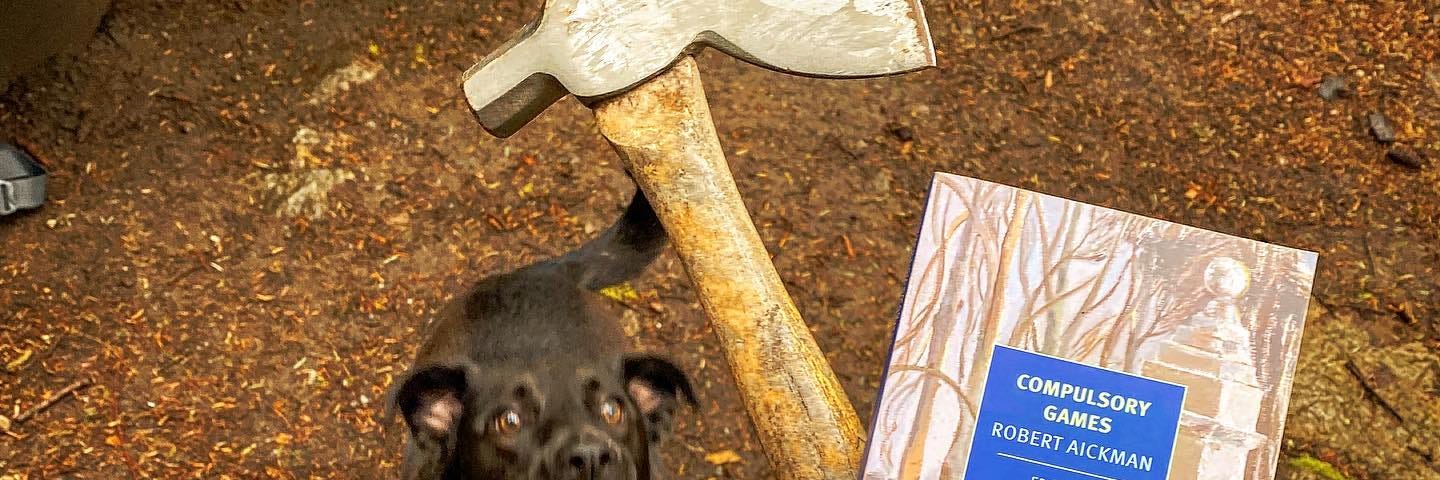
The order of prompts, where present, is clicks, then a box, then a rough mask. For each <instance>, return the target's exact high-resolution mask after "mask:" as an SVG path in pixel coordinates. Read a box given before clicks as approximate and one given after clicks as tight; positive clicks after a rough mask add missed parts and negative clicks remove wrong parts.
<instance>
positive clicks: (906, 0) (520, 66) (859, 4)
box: [462, 0, 935, 137]
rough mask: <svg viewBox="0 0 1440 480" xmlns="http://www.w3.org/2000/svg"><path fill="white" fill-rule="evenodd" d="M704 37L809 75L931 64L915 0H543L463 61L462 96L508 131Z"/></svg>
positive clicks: (595, 93) (646, 69)
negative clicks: (499, 42) (503, 35)
mask: <svg viewBox="0 0 1440 480" xmlns="http://www.w3.org/2000/svg"><path fill="white" fill-rule="evenodd" d="M706 46H709V47H712V48H716V49H718V50H721V51H724V52H726V53H728V54H730V55H733V56H735V57H737V58H740V59H743V60H745V61H748V62H750V63H753V64H756V65H760V66H763V67H766V68H770V69H772V70H776V71H780V72H786V73H793V74H796V75H805V76H811V77H826V78H862V77H874V76H881V75H893V74H898V73H904V72H909V71H914V70H919V69H922V68H926V67H932V66H934V65H935V49H934V46H933V45H931V43H930V32H929V29H928V28H927V27H926V25H925V15H924V12H923V11H922V10H921V7H920V1H919V0H546V2H545V9H544V12H542V13H541V17H540V20H539V21H537V22H535V23H533V24H530V25H529V26H527V27H526V28H525V30H524V31H523V32H522V33H521V34H520V35H519V36H518V37H516V38H514V39H512V40H511V41H510V42H508V43H506V44H505V45H503V46H501V47H500V49H498V50H496V51H495V52H494V53H492V54H490V55H489V56H488V57H486V58H485V59H484V60H481V61H480V63H478V64H476V65H475V66H474V67H471V68H470V69H469V70H468V71H466V72H465V75H464V76H463V77H462V80H463V82H464V88H465V98H466V99H467V100H468V101H469V102H470V108H472V109H473V110H474V111H475V115H476V117H477V118H478V119H479V120H480V124H481V125H483V126H484V127H485V130H487V131H489V132H490V133H491V134H494V135H496V136H499V137H508V136H510V135H511V134H513V133H515V131H517V130H519V129H520V127H523V126H525V124H526V123H529V122H530V120H531V119H533V118H535V116H536V115H539V114H540V112H542V111H544V110H545V108H547V107H549V106H550V104H552V103H554V102H555V101H556V100H559V99H560V98H562V97H564V96H565V95H566V94H573V95H575V96H576V97H579V98H580V99H581V100H582V101H591V100H595V99H600V98H605V97H607V96H610V95H615V94H618V93H622V92H624V91H626V90H628V89H630V88H632V87H634V86H636V85H639V84H640V83H641V82H644V81H645V80H648V79H649V78H651V77H653V76H655V75H657V74H659V73H660V72H663V71H664V70H665V69H666V68H669V67H670V66H671V65H672V64H674V63H675V61H677V60H679V59H680V57H681V56H682V55H687V54H692V53H695V52H696V51H698V50H699V49H701V48H703V47H706Z"/></svg>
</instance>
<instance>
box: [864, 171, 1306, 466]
mask: <svg viewBox="0 0 1440 480" xmlns="http://www.w3.org/2000/svg"><path fill="white" fill-rule="evenodd" d="M1314 261H1315V260H1314V256H1313V254H1308V253H1307V252H1302V251H1299V250H1293V249H1288V248H1284V247H1277V246H1273V245H1268V244H1264V243H1260V242H1255V241H1250V240H1246V239H1241V238H1238V237H1231V236H1228V235H1223V234H1219V233H1215V232H1209V231H1204V230H1200V229H1195V228H1191V227H1186V226H1183V225H1178V224H1174V223H1169V222H1164V221H1160V220H1154V219H1149V218H1145V217H1141V216H1138V215H1132V214H1127V213H1123V212H1118V211H1114V210H1110V209H1105V208H1101V207H1095V206H1091V205H1086V204H1082V203H1078V202H1072V201H1068V200H1064V199H1061V198H1056V197H1051V196H1046V195H1040V194H1036V193H1032V192H1027V191H1024V190H1019V189H1016V188H1012V187H1007V186H1003V185H998V184H994V183H989V182H983V181H979V180H973V179H968V178H963V177H958V176H950V175H943V174H942V175H937V176H936V180H935V184H934V185H933V186H932V189H931V194H930V201H929V206H928V207H927V212H926V217H925V220H924V227H923V228H922V231H921V237H920V238H919V241H918V242H917V246H916V251H915V259H914V264H913V266H912V271H911V277H910V280H909V284H908V286H907V293H906V296H905V299H904V302H903V305H902V307H901V312H900V319H899V324H898V326H897V329H896V333H895V341H894V346H893V351H892V354H891V362H890V367H889V369H888V371H887V378H886V381H885V385H884V390H883V392H882V397H881V400H880V403H879V406H878V408H877V410H876V418H875V421H874V422H873V425H874V427H873V428H874V430H875V431H874V432H873V434H872V438H873V440H872V442H873V445H871V447H870V451H869V458H868V460H867V463H866V471H865V475H866V478H877V479H881V478H885V479H888V478H900V479H917V478H926V479H929V478H943V479H952V478H962V476H963V473H964V472H963V469H964V466H965V459H966V454H967V453H968V452H967V449H968V448H969V444H970V441H969V440H970V435H971V431H972V430H973V429H974V422H975V418H976V416H977V410H976V409H977V408H978V405H977V404H978V402H979V399H980V396H981V393H982V391H983V386H984V382H985V372H987V369H988V367H989V363H990V353H991V351H992V345H995V344H1002V345H1008V346H1012V347H1016V348H1020V349H1024V350H1029V351H1032V352H1037V353H1042V354H1046V355H1051V356H1055V357H1061V358H1066V359H1070V360H1073V361H1077V362H1081V363H1086V364H1090V365H1096V366H1100V367H1104V368H1108V369H1113V370H1119V371H1124V372H1129V373H1134V374H1139V375H1144V376H1146V377H1151V378H1156V379H1160V380H1165V381H1170V382H1173V383H1179V384H1182V385H1186V386H1187V388H1188V389H1190V390H1191V391H1192V392H1194V391H1197V390H1196V389H1203V391H1204V392H1212V393H1214V395H1191V396H1189V397H1187V401H1186V403H1185V412H1184V414H1183V415H1182V418H1181V425H1180V434H1179V440H1177V444H1176V448H1175V454H1174V461H1173V462H1172V465H1171V475H1170V478H1172V479H1186V478H1207V479H1208V478H1214V479H1220V478H1224V479H1234V478H1251V479H1258V478H1266V479H1268V478H1272V477H1273V466H1274V463H1275V460H1276V459H1277V458H1278V455H1279V435H1280V431H1281V428H1282V426H1283V422H1284V418H1285V412H1286V400H1287V399H1288V397H1289V389H1290V384H1291V380H1292V379H1291V372H1292V368H1287V366H1293V365H1294V362H1295V356H1296V355H1297V354H1298V347H1299V341H1298V336H1299V334H1300V326H1301V325H1302V322H1303V320H1304V319H1303V315H1304V313H1305V306H1306V302H1307V300H1308V292H1309V289H1310V279H1311V277H1312V276H1313V273H1314V268H1315V265H1314ZM1297 317H1298V318H1297ZM1216 345H1219V347H1216ZM1214 361H1218V362H1228V363H1225V364H1226V365H1229V366H1228V367H1227V372H1234V371H1240V372H1247V371H1249V369H1253V371H1254V374H1253V376H1249V377H1246V376H1244V375H1241V376H1240V377H1243V378H1240V377H1236V378H1227V379H1225V380H1219V379H1207V378H1205V375H1204V374H1203V371H1201V370H1203V367H1197V366H1196V365H1201V364H1203V365H1211V364H1212V363H1213V362H1214ZM1192 364H1194V365H1192ZM1197 368H1199V370H1197ZM1197 372H1199V373H1197ZM1227 375H1228V374H1227ZM1229 376H1231V377H1233V375H1229ZM1216 377H1219V375H1218V374H1217V375H1216ZM1212 397H1213V400H1207V399H1209V398H1212ZM1207 402H1208V404H1207ZM1216 432H1224V433H1225V434H1224V435H1220V434H1218V433H1216ZM1217 452H1218V453H1217ZM1225 462H1228V463H1229V464H1230V465H1229V466H1227V467H1225V468H1219V467H1214V466H1212V465H1211V464H1218V463H1225Z"/></svg>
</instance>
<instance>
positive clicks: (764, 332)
mask: <svg viewBox="0 0 1440 480" xmlns="http://www.w3.org/2000/svg"><path fill="white" fill-rule="evenodd" d="M705 47H711V48H715V49H718V50H720V51H723V52H725V53H728V54H730V55H733V56H735V57H737V58H740V59H742V60H745V61H747V62H749V63H753V64H755V65H759V66H762V67H766V68H769V69H772V70H776V71H780V72H786V73H792V74H797V75H805V76H812V77H827V78H862V77H874V76H881V75H892V74H899V73H904V72H910V71H914V70H919V69H922V68H926V67H932V66H934V65H935V52H934V47H933V46H932V45H931V43H930V34H929V31H928V29H927V27H926V24H925V18H924V13H923V12H922V10H921V7H920V4H919V0H547V1H546V2H545V6H544V11H543V12H542V13H541V16H540V19H539V20H538V21H537V22H535V23H532V24H530V25H529V26H527V27H526V28H525V29H524V31H523V32H521V34H520V35H519V36H517V37H516V38H514V39H513V40H511V41H510V42H508V43H506V44H505V45H504V46H502V47H500V49H499V50H497V51H495V52H494V53H492V54H490V55H489V56H488V57H486V58H485V59H484V60H481V61H480V63H478V64H476V65H475V66H474V67H472V68H470V69H469V70H468V71H466V72H465V74H464V76H463V77H462V80H463V82H464V90H465V98H466V100H467V101H468V102H469V103H470V107H471V108H472V109H473V110H474V111H475V115H476V118H477V119H478V120H479V121H480V124H481V125H482V126H484V128H485V129H486V131H488V132H490V133H491V134H493V135H496V136H498V137H502V138H503V137H508V136H510V135H511V134H513V133H515V132H516V131H517V130H519V129H520V128H521V127H523V126H525V124H526V123H528V122H529V121H530V120H531V119H533V118H535V116H536V115H539V114H540V112H542V111H544V110H545V108H547V107H549V106H550V105H551V104H552V103H554V102H555V101H556V100H559V99H560V98H562V97H564V96H565V95H575V96H576V98H578V99H580V100H581V102H583V103H584V104H586V105H587V106H589V107H591V108H592V109H593V110H594V112H595V118H596V120H597V122H598V123H599V126H600V132H601V134H603V135H604V136H605V138H606V140H608V141H609V142H610V144H611V145H612V146H614V148H615V151H616V152H617V153H618V154H619V156H620V158H621V160H622V162H623V164H624V165H625V168H626V169H627V170H628V171H629V172H630V174H631V176H632V177H633V178H634V179H635V181H636V183H638V184H639V186H640V189H641V190H642V191H644V193H645V196H646V197H647V198H649V199H650V202H651V204H652V205H654V207H655V211H656V213H657V214H658V216H659V217H660V220H661V223H663V224H664V226H665V230H666V231H667V232H668V233H669V235H670V237H671V241H672V244H673V245H674V247H675V251H676V252H677V253H678V254H679V256H680V259H681V261H682V262H683V263H684V265H685V269H686V271H687V272H689V275H690V278H691V280H692V281H693V282H694V284H695V287H696V291H697V294H698V296H699V297H700V302H701V304H702V305H703V306H704V309H705V313H706V316H707V317H708V318H709V319H710V323H711V326H712V327H713V329H714V330H715V332H716V334H717V335H718V336H719V338H720V343H721V346H722V347H723V348H724V350H725V357H726V359H727V361H728V362H729V364H730V369H731V371H732V372H733V373H734V375H735V381H736V383H737V384H738V386H739V390H740V394H741V397H742V398H743V399H744V402H745V407H746V410H747V411H748V413H749V415H750V418H751V419H752V421H753V422H754V424H755V427H756V431H757V433H758V434H759V438H760V442H761V445H762V447H764V449H765V453H766V456H767V457H768V458H769V459H770V462H771V464H772V465H773V466H774V468H775V470H776V472H777V474H778V475H779V476H780V478H793V479H820V478H825V479H832V478H855V475H856V471H857V468H858V466H859V462H860V457H861V454H862V453H863V448H864V447H863V443H864V431H863V429H862V428H861V426H860V422H859V419H858V417H856V415H855V409H854V407H852V406H851V405H850V402H849V401H848V400H847V399H846V397H845V392H844V391H843V390H842V389H841V387H840V383H839V381H838V379H836V377H835V373H834V372H833V371H831V369H830V366H829V363H828V362H826V360H825V357H824V355H823V354H822V353H821V352H820V348H819V346H818V345H816V343H815V339H814V337H812V336H811V335H810V330H809V328H808V327H807V326H806V325H805V322H804V321H803V320H801V318H800V313H799V311H798V310H796V308H795V305H794V304H793V303H792V302H791V300H790V297H789V295H788V294H787V293H786V292H785V287H784V285H783V284H782V283H781V282H780V277H779V275H778V274H777V273H776V272H775V266H774V265H773V264H771V263H770V257H769V255H768V254H767V253H766V251H765V247H764V245H763V244H761V242H760V236H759V234H758V233H757V232H756V231H755V225H754V223H753V222H752V221H751V219H750V216H749V214H748V213H746V210H745V204H744V202H742V201H741V199H740V194H739V191H738V190H736V187H735V181H734V179H733V178H732V177H731V175H730V169H729V166H728V165H727V164H726V162H725V154H724V152H723V151H722V150H721V149H720V140H719V137H717V136H716V134H715V126H714V124H713V123H712V122H711V119H710V109H709V106H708V105H706V101H705V92H704V89H703V88H702V86H701V84H700V76H699V72H698V70H697V68H696V66H695V61H694V60H693V59H691V55H693V54H694V53H696V52H698V51H699V50H700V49H702V48H705Z"/></svg>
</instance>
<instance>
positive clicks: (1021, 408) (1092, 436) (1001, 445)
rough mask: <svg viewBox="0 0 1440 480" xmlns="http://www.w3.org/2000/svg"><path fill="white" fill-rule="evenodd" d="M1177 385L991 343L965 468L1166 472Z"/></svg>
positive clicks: (1012, 474) (1061, 473)
mask: <svg viewBox="0 0 1440 480" xmlns="http://www.w3.org/2000/svg"><path fill="white" fill-rule="evenodd" d="M1184 401H1185V387H1184V386H1181V385H1176V384H1173V383H1167V382H1161V381H1157V380H1152V379H1149V378H1145V377H1141V376H1137V375H1131V374H1127V373H1122V372H1117V371H1113V370H1107V369H1104V368H1099V367H1094V366H1090V365H1085V364H1081V363H1076V362H1072V361H1069V360H1065V359H1061V358H1056V357H1050V356H1046V355H1041V354H1037V353H1031V352H1027V351H1024V350H1018V349H1015V348H1011V347H1006V346H1001V345H996V346H995V352H994V355H993V356H992V358H991V360H990V373H989V376H988V377H986V380H985V393H984V396H983V397H982V399H981V402H980V415H979V416H978V418H977V420H976V423H975V434H974V436H973V437H972V442H973V443H971V446H970V458H969V461H968V463H967V464H966V465H967V466H966V467H965V478H966V479H971V480H1008V479H1018V480H1041V479H1043V480H1150V479H1155V480H1164V479H1165V478H1166V476H1167V474H1168V472H1169V470H1170V456H1171V453H1172V452H1173V451H1174V449H1175V435H1176V431H1177V429H1178V428H1179V424H1180V410H1181V405H1182V404H1183V403H1184Z"/></svg>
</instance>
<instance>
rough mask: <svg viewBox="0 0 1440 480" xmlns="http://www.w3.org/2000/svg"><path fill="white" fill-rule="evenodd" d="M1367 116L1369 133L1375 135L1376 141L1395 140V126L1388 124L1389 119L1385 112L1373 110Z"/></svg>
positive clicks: (1390, 141) (1391, 141)
mask: <svg viewBox="0 0 1440 480" xmlns="http://www.w3.org/2000/svg"><path fill="white" fill-rule="evenodd" d="M1367 118H1369V120H1370V134H1371V135H1374V136H1375V140H1376V141H1378V142H1380V143H1394V142H1395V126H1393V125H1391V124H1390V119H1389V118H1386V117H1385V114H1383V113H1380V112H1375V113H1372V114H1370V116H1369V117H1367Z"/></svg>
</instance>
